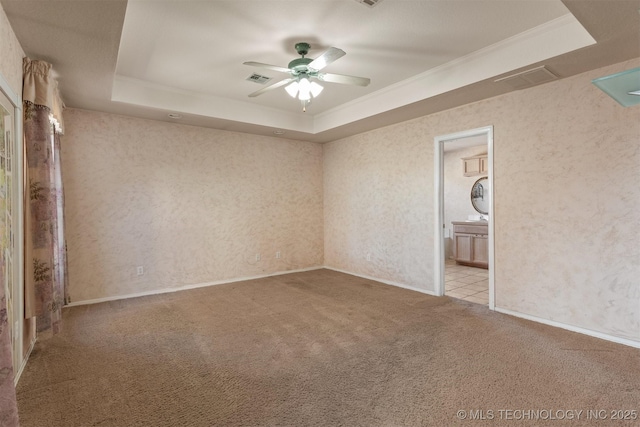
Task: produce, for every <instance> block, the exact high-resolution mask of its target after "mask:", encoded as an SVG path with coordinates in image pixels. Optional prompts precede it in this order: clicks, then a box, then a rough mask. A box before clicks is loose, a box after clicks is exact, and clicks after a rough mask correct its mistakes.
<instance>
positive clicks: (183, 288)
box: [65, 266, 324, 307]
mask: <svg viewBox="0 0 640 427" xmlns="http://www.w3.org/2000/svg"><path fill="white" fill-rule="evenodd" d="M322 268H324V267H322V266H318V267H309V268H301V269H298V270H287V271H278V272H275V273H269V274H261V275H258V276H248V277H238V278H235V279H228V280H218V281H215V282H206V283H196V284H193V285H185V286H179V287H175V288H164V289H154V290H152V291H145V292H136V293H133V294H125V295H116V296H112V297H104V298H96V299H90V300H83V301H74V302H71V303H69V304H67V305H65V307H75V306H79V305H89V304H98V303H101V302H108V301H117V300H121V299H128V298H137V297H144V296H149V295H160V294H168V293H171V292H178V291H186V290H189V289H197V288H206V287H208V286H215V285H225V284H228V283H236V282H244V281H246V280H255V279H264V278H265V277H272V276H281V275H283V274H291V273H302V272H304V271H313V270H320V269H322Z"/></svg>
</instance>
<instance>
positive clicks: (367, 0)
mask: <svg viewBox="0 0 640 427" xmlns="http://www.w3.org/2000/svg"><path fill="white" fill-rule="evenodd" d="M356 1H357V2H358V3H362V4H364V5H367V6H369V7H373V6H375V5H377V4H378V3H380V2H381V1H382V0H356Z"/></svg>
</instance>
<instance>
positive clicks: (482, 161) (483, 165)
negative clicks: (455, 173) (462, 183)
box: [462, 154, 489, 176]
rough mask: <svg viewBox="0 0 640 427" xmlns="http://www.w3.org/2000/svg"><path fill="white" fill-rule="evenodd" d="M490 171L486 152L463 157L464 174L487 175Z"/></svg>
mask: <svg viewBox="0 0 640 427" xmlns="http://www.w3.org/2000/svg"><path fill="white" fill-rule="evenodd" d="M488 171H489V161H488V157H487V155H486V154H479V155H477V156H472V157H463V158H462V173H463V175H464V176H477V175H486V174H487V173H488Z"/></svg>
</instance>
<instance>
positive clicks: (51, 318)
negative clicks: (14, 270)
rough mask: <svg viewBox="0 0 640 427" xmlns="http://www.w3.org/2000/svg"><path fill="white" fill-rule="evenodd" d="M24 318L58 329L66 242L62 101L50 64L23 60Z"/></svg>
mask: <svg viewBox="0 0 640 427" xmlns="http://www.w3.org/2000/svg"><path fill="white" fill-rule="evenodd" d="M23 65H24V88H23V102H24V143H25V167H24V171H25V176H24V179H25V197H24V200H25V206H24V228H25V258H24V259H25V317H27V318H29V317H33V316H36V317H37V319H36V329H37V331H38V333H41V334H42V333H53V334H55V333H57V332H59V330H60V322H61V319H62V306H63V305H64V301H65V292H66V281H67V274H66V271H67V269H66V247H65V240H64V218H63V202H64V201H63V193H62V179H61V172H60V134H61V133H62V115H61V111H56V109H57V110H61V106H62V103H61V102H60V99H59V96H58V94H57V85H56V82H55V80H54V79H52V78H51V75H50V71H51V64H49V63H47V62H44V61H36V60H30V59H29V58H25V59H24V64H23Z"/></svg>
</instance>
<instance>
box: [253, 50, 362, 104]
mask: <svg viewBox="0 0 640 427" xmlns="http://www.w3.org/2000/svg"><path fill="white" fill-rule="evenodd" d="M310 47H311V46H310V45H309V43H304V42H301V43H296V45H295V49H296V51H297V52H298V55H300V56H302V57H301V58H296V59H294V60H293V61H291V62H289V65H288V66H287V67H288V68H285V67H279V66H277V65H269V64H263V63H261V62H253V61H248V62H244V65H250V66H252V67H260V68H266V69H269V70H273V71H278V72H281V73H287V74H289V75H290V76H291V77H289V78H288V79H284V80H281V81H279V82H276V83H274V84H272V85H270V86H267V87H264V88H262V89H260V90H257V91H255V92H253V93H251V94H249V97H252V98H253V97H256V96H258V95H262V94H263V93H265V92H269V91H271V90H274V89H277V88H279V87H282V86H285V85H288V86H286V87H285V90H286V91H287V93H288V94H289V95H291V96H292V97H293V98H298V99H299V100H300V101H301V102H302V111H306V106H307V105H308V104H309V103H310V102H311V98H315V97H316V96H318V95H319V94H320V92H322V89H323V87H322V86H321V85H319V84H318V83H317V82H315V81H314V80H316V79H317V80H320V81H324V82H329V83H341V84H349V85H357V86H367V85H368V84H369V83H370V82H371V80H370V79H368V78H365V77H355V76H345V75H343V74H331V73H322V72H321V70H322V69H324V67H326V66H327V65H329V64H331V63H332V62H334V61H335V60H337V59H339V58H341V57H343V56H344V55H345V54H346V53H345V51H343V50H342V49H338V48H337V47H330V48H329V49H327V50H326V51H325V52H324V53H323V54H322V55H320V56H319V57H317V58H316V59H311V58H305V55H306V54H307V53H308V52H309V49H310ZM312 79H313V80H312Z"/></svg>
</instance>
